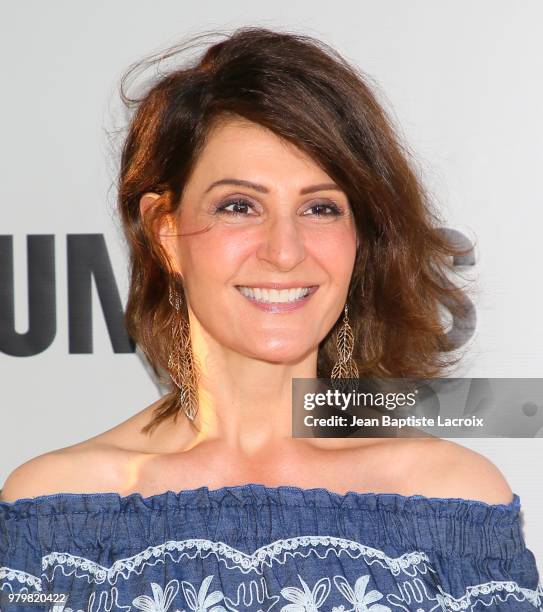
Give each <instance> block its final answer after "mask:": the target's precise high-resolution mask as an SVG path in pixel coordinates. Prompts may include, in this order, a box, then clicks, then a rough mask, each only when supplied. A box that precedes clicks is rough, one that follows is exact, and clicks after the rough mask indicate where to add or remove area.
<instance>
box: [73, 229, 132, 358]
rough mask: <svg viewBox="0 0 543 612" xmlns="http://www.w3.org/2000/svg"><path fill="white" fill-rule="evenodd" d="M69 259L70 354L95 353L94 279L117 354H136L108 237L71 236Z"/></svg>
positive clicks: (90, 235) (100, 235)
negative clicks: (124, 312)
mask: <svg viewBox="0 0 543 612" xmlns="http://www.w3.org/2000/svg"><path fill="white" fill-rule="evenodd" d="M67 257H68V325H69V338H70V349H69V351H70V353H92V277H93V276H94V279H95V284H96V289H97V290H98V296H99V298H100V304H101V306H102V311H103V313H104V318H105V321H106V325H107V329H108V332H109V337H110V339H111V345H112V346H113V350H114V352H115V353H133V352H134V351H135V348H136V347H135V343H134V341H133V340H132V338H130V336H129V335H128V332H127V331H126V328H125V325H124V319H123V307H122V304H121V299H120V297H119V292H118V290H117V285H116V284H115V277H114V275H113V269H112V267H111V262H110V260H109V256H108V253H107V248H106V243H105V240H104V236H103V235H102V234H68V236H67Z"/></svg>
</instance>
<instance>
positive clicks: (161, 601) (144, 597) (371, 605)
mask: <svg viewBox="0 0 543 612" xmlns="http://www.w3.org/2000/svg"><path fill="white" fill-rule="evenodd" d="M328 555H336V557H337V558H338V559H339V558H341V557H342V556H345V557H347V558H348V559H349V560H354V561H356V563H357V564H358V565H361V566H362V567H365V568H367V569H368V570H369V569H370V568H371V567H372V566H373V565H374V564H377V565H378V566H379V567H380V568H383V569H384V570H386V571H387V573H388V578H387V581H389V579H390V578H391V577H394V587H395V588H394V592H387V593H383V592H382V591H383V589H381V590H380V591H378V590H375V589H372V590H369V591H368V590H367V589H368V585H369V581H370V579H371V578H372V573H364V574H362V575H360V576H359V577H358V578H357V580H356V581H355V583H354V585H351V584H349V582H348V581H347V579H346V578H345V577H344V576H342V575H337V576H334V577H333V582H334V584H335V586H336V588H337V591H335V594H336V596H337V597H339V595H340V594H341V596H342V597H344V598H345V599H346V600H347V602H348V603H349V606H348V607H346V606H344V605H335V606H334V607H332V606H330V607H329V608H328V610H327V611H324V610H323V609H322V606H323V604H324V602H325V601H326V599H327V598H328V597H329V595H331V591H330V588H331V581H330V578H329V577H327V576H324V577H322V578H320V579H319V580H318V581H317V582H316V583H315V585H314V586H313V588H312V589H310V587H309V586H308V584H307V582H306V581H305V580H304V578H303V577H302V576H301V575H299V574H297V575H298V579H299V581H300V584H301V588H300V586H299V585H297V584H296V585H295V586H291V585H289V586H286V587H283V588H281V589H280V593H281V596H282V597H283V598H284V599H286V600H287V601H288V602H289V603H287V604H285V605H284V606H283V608H281V610H282V611H284V612H308V611H312V612H315V611H317V610H323V612H391V608H393V609H394V611H395V612H396V611H397V610H402V611H404V612H414V611H416V612H438V611H439V612H443V611H447V612H456V611H465V610H468V611H472V610H474V609H475V608H477V610H482V609H488V610H492V609H494V607H495V606H498V605H500V604H502V603H504V602H506V605H509V606H511V609H515V605H516V603H517V602H518V603H520V602H528V603H529V604H530V605H531V606H533V608H534V609H535V610H539V611H541V612H543V607H541V606H542V602H543V585H541V584H540V585H538V587H536V588H535V589H530V588H526V587H523V586H521V585H519V584H518V583H517V582H515V581H510V580H508V581H498V580H490V581H488V582H485V583H480V584H476V585H469V586H467V587H466V590H465V593H464V594H463V595H462V596H460V597H458V598H455V597H453V595H452V594H450V593H447V592H445V591H444V590H443V588H442V587H441V585H440V584H439V580H438V576H437V572H436V570H435V569H434V568H433V567H432V564H431V563H430V561H429V559H428V556H427V555H426V554H425V553H424V552H421V551H412V552H409V553H405V554H403V555H401V556H400V557H396V558H392V557H389V556H388V555H386V554H385V553H384V551H381V550H377V549H375V548H370V547H368V546H365V545H363V544H360V543H358V542H355V541H351V540H346V539H342V538H336V537H332V536H303V537H297V538H289V539H280V540H277V541H275V542H272V543H270V544H268V545H266V546H263V547H261V548H259V549H257V550H255V551H254V552H253V553H251V554H247V553H244V552H242V551H240V550H237V549H235V548H233V547H231V546H228V545H227V544H225V543H224V542H216V541H211V540H204V539H198V540H197V539H187V540H182V541H176V540H168V541H166V542H164V544H161V545H158V546H151V547H148V548H146V549H144V550H143V551H141V552H140V553H138V554H136V555H134V556H132V557H128V558H124V559H120V560H117V561H115V562H114V563H113V564H112V565H111V566H110V567H105V566H102V565H100V564H98V563H96V562H94V561H92V560H90V559H87V558H85V557H80V556H74V555H71V554H69V553H66V552H59V551H55V552H52V553H51V554H49V555H47V556H45V557H43V559H42V569H43V572H42V574H41V577H39V576H34V575H32V574H29V573H27V572H24V571H21V570H17V569H14V568H9V567H1V568H0V590H5V591H11V592H29V590H30V589H29V587H31V589H32V592H43V591H44V590H46V591H50V590H51V586H50V585H51V584H52V585H55V584H58V583H56V579H57V577H60V576H64V577H69V576H72V577H73V579H72V580H70V582H69V584H70V585H73V586H72V587H70V588H72V589H73V590H74V592H75V591H76V590H77V589H76V586H75V582H74V581H75V579H83V580H85V581H86V583H87V584H89V585H91V587H90V588H91V589H92V592H91V593H90V595H87V598H88V601H87V602H79V601H77V602H75V601H74V602H73V605H74V608H65V609H64V610H63V611H62V612H83V610H80V609H77V610H76V607H77V608H79V606H82V607H83V608H84V609H85V610H86V611H87V612H102V611H104V612H111V611H112V610H124V611H126V612H129V611H130V610H134V609H137V610H142V611H143V612H188V611H187V610H176V609H174V608H173V607H172V603H173V600H174V599H175V597H176V596H177V595H178V591H179V582H178V581H177V580H171V581H170V582H168V584H167V585H166V587H165V588H164V590H163V589H162V587H161V586H160V585H159V584H158V583H157V582H155V581H153V582H151V583H150V589H151V591H152V597H151V596H150V595H148V594H145V593H142V594H140V595H139V597H136V598H135V599H133V600H132V602H131V603H132V606H131V605H129V604H130V601H122V602H119V601H117V599H118V597H119V596H120V593H122V592H123V591H126V588H125V587H124V585H125V584H126V581H128V580H129V579H130V577H131V576H132V575H133V574H136V575H143V571H144V569H145V568H152V567H153V566H155V565H156V564H157V563H161V564H166V563H167V562H168V561H169V560H171V561H173V562H174V563H178V564H179V566H180V567H183V566H184V565H185V564H186V562H187V560H193V559H197V560H198V562H201V561H203V560H205V559H206V558H208V557H210V556H214V557H215V558H216V559H217V562H219V561H220V562H221V563H223V564H224V565H225V566H226V569H227V570H231V571H233V572H235V574H236V580H235V581H233V583H232V586H231V587H229V588H230V590H231V592H230V593H227V592H223V591H221V590H214V591H212V592H211V593H208V591H209V589H210V586H211V582H212V580H213V577H214V575H215V574H211V575H208V576H207V577H206V578H205V579H204V580H203V581H202V583H201V584H200V585H199V587H197V586H194V585H193V584H192V583H191V582H187V581H182V583H181V584H182V587H183V593H184V600H185V602H186V607H188V608H189V609H190V610H191V611H192V612H227V611H230V612H231V611H238V610H239V612H246V611H247V610H249V609H250V610H254V611H255V612H269V611H270V610H271V609H272V608H273V609H274V610H276V609H277V608H276V605H277V604H278V601H279V599H280V597H279V594H278V593H277V592H275V593H273V592H272V593H269V592H268V590H269V586H270V585H271V584H274V583H273V582H271V583H270V582H269V579H268V578H267V576H268V572H267V569H268V568H272V569H273V568H274V567H275V564H279V565H284V564H286V563H287V562H288V561H289V560H294V562H296V561H297V559H298V558H300V559H302V560H304V561H305V560H306V559H308V558H309V557H310V556H314V557H315V558H317V559H320V560H326V559H327V557H328ZM342 562H343V561H342ZM358 565H357V566H358ZM250 573H252V574H253V575H256V577H257V578H258V580H259V581H262V582H261V583H257V580H252V579H244V578H245V576H246V575H247V574H250ZM376 576H379V572H378V573H377V575H376ZM45 581H47V582H49V583H50V585H49V588H47V589H45V588H44V587H45ZM117 582H119V583H120V587H121V586H122V587H123V589H122V590H118V589H117V587H116V586H114V585H115V584H116V583H117ZM234 585H235V586H234ZM120 587H119V589H120ZM387 590H388V589H387ZM429 591H431V592H429ZM385 595H386V602H387V603H388V604H389V606H390V607H388V606H386V605H384V604H383V603H376V602H378V601H379V600H381V599H382V598H383V596H385ZM95 599H96V602H95ZM70 603H71V602H70ZM76 604H77V606H76ZM170 608H171V610H170ZM50 612H60V610H59V609H57V608H54V609H51V610H50Z"/></svg>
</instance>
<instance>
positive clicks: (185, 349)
mask: <svg viewBox="0 0 543 612" xmlns="http://www.w3.org/2000/svg"><path fill="white" fill-rule="evenodd" d="M169 302H170V305H171V306H172V307H173V308H174V309H175V311H176V315H177V316H175V317H174V320H173V321H172V345H173V349H172V352H171V353H170V357H169V359H168V370H169V372H170V376H171V379H172V380H173V382H174V383H175V384H176V386H177V387H178V388H179V402H180V407H181V409H182V410H183V412H184V413H185V414H186V416H187V418H188V419H190V420H191V421H193V420H194V418H195V416H196V412H197V410H198V388H197V381H198V375H197V370H196V364H195V360H194V355H193V353H192V344H191V340H190V325H189V322H188V320H187V319H185V318H184V317H183V315H182V314H181V305H182V298H181V295H180V294H179V292H178V291H177V290H176V289H174V288H172V286H171V285H170V289H169Z"/></svg>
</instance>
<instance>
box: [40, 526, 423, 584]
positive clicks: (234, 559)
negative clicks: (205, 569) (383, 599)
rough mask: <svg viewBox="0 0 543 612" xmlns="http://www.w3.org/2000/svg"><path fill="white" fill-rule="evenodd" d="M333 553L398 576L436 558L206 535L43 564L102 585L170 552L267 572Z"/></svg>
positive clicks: (55, 555) (314, 542)
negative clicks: (240, 546)
mask: <svg viewBox="0 0 543 612" xmlns="http://www.w3.org/2000/svg"><path fill="white" fill-rule="evenodd" d="M329 554H335V555H337V556H340V555H341V554H344V555H347V556H349V557H351V558H352V559H359V558H364V560H365V561H366V562H367V563H369V564H373V563H377V564H378V565H380V566H381V567H383V568H386V569H388V570H389V571H390V572H391V573H392V575H393V576H398V575H399V574H402V573H403V574H407V575H409V576H415V575H416V574H417V573H425V572H426V569H427V564H429V563H430V560H429V558H428V556H427V555H426V553H424V552H422V551H413V552H409V553H404V554H403V555H400V556H399V557H389V556H388V555H386V554H385V553H384V552H383V551H381V550H378V549H376V548H372V547H371V546H366V545H364V544H360V543H359V542H355V541H354V540H348V539H345V538H335V537H331V536H301V537H296V538H288V539H282V540H277V541H275V542H272V543H271V544H267V545H266V546H262V547H261V548H258V549H257V550H255V552H253V553H252V554H250V555H248V554H246V553H244V552H242V551H240V550H237V549H236V548H233V547H232V546H229V545H228V544H225V543H224V542H213V541H211V540H206V539H193V538H189V539H187V540H168V541H166V542H164V543H163V544H160V545H157V546H149V547H148V548H146V549H144V550H143V551H142V552H140V553H138V554H137V555H133V556H132V557H127V558H125V559H119V560H118V561H115V563H113V565H111V567H109V568H107V567H104V566H102V565H99V564H98V563H94V562H93V561H89V559H86V558H84V557H78V556H75V555H70V554H68V553H62V552H52V553H50V554H48V555H45V556H44V557H43V560H42V569H43V570H44V571H45V570H47V569H48V568H51V573H53V574H54V570H55V567H57V566H63V567H66V568H71V570H72V571H70V572H69V573H66V572H64V570H63V573H65V575H70V574H71V573H75V575H76V577H77V578H81V577H84V576H85V577H87V579H88V580H89V581H93V582H96V583H98V584H101V583H103V582H104V581H106V580H107V581H108V582H109V584H115V582H116V581H117V579H118V578H119V577H122V578H125V579H126V578H128V577H129V575H130V574H131V573H132V572H136V573H138V574H140V573H141V571H142V570H143V568H144V567H146V566H152V565H155V564H156V563H162V562H164V559H165V557H166V556H167V557H169V558H170V559H171V560H172V561H174V562H175V563H179V562H181V558H182V557H187V558H189V559H194V558H196V557H199V558H205V557H207V556H209V555H215V556H216V557H217V559H218V560H219V561H221V562H222V563H224V564H225V566H226V567H227V568H228V569H233V568H236V569H238V570H240V571H241V572H243V573H249V572H257V573H260V574H261V573H262V572H263V570H264V569H265V567H272V565H273V564H274V563H281V564H284V563H286V562H287V561H288V558H289V557H295V556H300V557H304V558H305V557H309V556H310V555H314V556H316V557H318V558H319V559H326V557H327V556H328V555H329Z"/></svg>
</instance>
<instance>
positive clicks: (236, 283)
mask: <svg viewBox="0 0 543 612" xmlns="http://www.w3.org/2000/svg"><path fill="white" fill-rule="evenodd" d="M173 54H174V52H172V53H171V54H170V55H173ZM163 57H169V55H168V54H165V55H164V56H163ZM130 74H132V73H131V72H129V75H130ZM127 76H128V75H127ZM125 78H126V77H125ZM124 100H125V101H126V102H127V103H128V104H136V105H137V109H136V112H135V114H134V116H133V117H132V119H131V122H130V126H129V130H128V134H127V136H126V140H125V142H124V147H123V153H122V160H121V169H120V181H119V210H120V214H121V219H122V222H123V227H124V230H125V233H126V236H127V240H128V244H129V247H130V257H131V284H130V292H129V299H128V304H127V310H126V323H127V327H128V329H129V332H130V334H131V335H132V337H133V338H134V339H135V340H136V342H137V343H138V345H139V346H140V348H141V349H142V351H143V352H144V353H145V355H146V357H147V358H148V360H149V362H150V364H151V365H152V367H153V369H154V372H155V374H157V375H158V376H159V377H160V378H161V379H162V381H163V382H164V381H165V378H164V374H166V373H167V374H168V377H169V378H170V380H171V381H172V382H173V383H174V384H172V391H171V392H170V393H169V394H167V395H166V396H165V397H163V398H161V399H160V400H159V401H158V402H155V403H154V404H152V405H151V406H149V407H147V408H145V409H144V410H143V411H141V412H139V413H138V414H136V415H135V416H133V417H132V418H130V419H129V420H128V421H125V422H123V423H121V424H120V425H118V426H116V427H114V428H113V429H111V430H108V431H106V432H104V433H102V434H100V435H98V436H95V437H93V438H90V439H89V440H86V441H84V442H81V443H79V444H76V445H74V446H70V447H67V448H64V449H59V450H57V451H53V452H51V453H47V454H45V455H42V456H40V457H37V458H35V459H33V460H31V461H29V462H27V463H25V464H24V465H22V466H20V467H19V468H17V469H16V470H15V471H14V472H13V473H12V474H11V475H10V477H9V478H8V480H7V482H6V483H5V485H4V489H3V491H2V502H1V503H0V536H1V537H0V566H4V567H3V568H1V569H0V572H2V570H3V572H2V573H0V580H1V582H0V585H1V586H2V589H3V591H4V592H7V593H27V592H30V593H38V592H40V591H41V592H43V593H46V592H51V591H54V592H55V593H65V594H68V595H69V597H70V599H69V600H68V603H67V608H66V609H68V608H69V609H85V610H87V609H88V610H91V609H92V610H95V609H98V610H102V609H105V610H111V609H124V610H129V609H140V610H147V611H151V610H154V611H156V610H161V611H163V610H168V609H171V610H198V611H203V610H215V611H217V610H270V609H273V610H284V611H290V612H293V611H295V610H300V611H302V610H312V611H314V610H327V611H336V612H339V611H344V610H370V611H372V612H385V611H389V610H414V611H417V612H420V611H421V610H424V611H426V610H465V609H470V610H471V609H475V608H476V607H477V604H480V606H482V608H481V609H483V608H484V609H488V610H515V611H518V610H543V608H542V607H541V606H542V597H541V595H542V592H541V588H540V587H539V586H538V579H539V577H538V574H537V569H536V566H535V560H534V557H533V554H532V553H531V552H530V551H529V550H528V549H527V548H526V545H525V542H524V539H523V535H522V531H521V525H520V515H519V511H520V502H519V498H518V496H517V495H514V494H513V492H512V491H511V489H510V487H509V485H508V483H507V481H506V480H505V479H504V477H503V476H502V475H501V473H500V472H499V470H498V469H497V468H496V467H495V466H494V465H493V464H492V463H490V462H489V461H488V460H486V459H485V458H484V457H482V456H481V455H478V454H477V453H474V452H472V451H469V450H468V449H466V448H463V447H462V446H460V445H457V444H453V443H450V442H446V441H443V440H439V439H435V438H426V439H423V438H409V439H392V440H391V439H388V438H356V439H353V438H349V439H343V438H327V439H321V438H293V437H292V435H291V418H292V414H291V412H292V406H291V393H292V379H293V378H314V377H317V376H319V377H332V378H335V377H338V376H339V377H340V378H341V377H356V376H360V377H366V378H367V377H376V378H378V377H381V378H393V377H404V378H417V377H419V378H421V377H433V376H436V375H439V374H441V373H443V372H444V371H445V369H446V368H449V367H450V366H452V365H454V364H455V363H456V362H457V360H458V357H453V356H452V355H453V354H452V350H453V349H455V348H457V347H455V346H454V345H453V343H452V341H450V339H449V337H448V336H447V334H446V333H445V324H444V322H443V321H442V320H441V311H440V308H441V307H442V306H446V307H447V309H448V310H449V311H450V312H452V313H453V314H454V315H455V316H461V314H462V312H463V309H464V307H465V297H464V294H463V292H462V291H461V290H460V289H458V288H456V287H455V286H453V285H451V284H450V283H447V281H446V278H447V275H446V272H447V271H448V267H449V264H448V258H449V257H450V256H451V255H455V254H458V253H460V251H459V250H458V249H456V248H455V247H454V246H453V245H451V244H449V243H448V241H447V240H446V237H445V235H444V234H443V233H442V232H440V231H438V229H437V225H436V220H437V216H436V215H435V213H433V212H431V207H430V203H429V202H428V199H427V198H426V197H425V195H424V191H423V189H422V187H421V185H420V183H419V181H418V180H417V178H416V176H415V173H414V172H413V170H412V169H411V168H410V164H409V159H408V157H407V154H406V152H405V151H404V150H403V148H402V146H401V145H400V144H399V142H398V139H397V138H396V137H395V135H394V132H393V130H392V128H391V126H390V123H389V122H388V120H387V118H386V116H385V113H384V112H383V110H382V109H381V108H380V106H379V104H378V103H377V101H376V99H375V97H374V95H373V94H372V93H371V91H370V89H369V88H368V86H367V85H366V84H365V81H364V79H363V78H362V76H361V75H360V74H359V73H357V72H356V70H355V69H353V68H352V67H351V66H349V65H348V64H347V63H346V62H345V61H344V60H343V59H342V58H341V57H339V56H338V55H337V54H336V53H335V52H334V51H333V50H331V49H329V48H328V47H326V46H325V45H323V44H322V43H319V42H318V41H315V40H313V39H310V38H308V37H304V36H300V35H293V34H288V33H280V32H273V31H270V30H266V29H259V28H244V29H241V30H238V31H236V32H235V33H234V34H232V35H230V36H228V37H226V38H225V40H224V41H222V42H221V43H218V44H214V45H213V46H211V47H209V48H208V49H207V51H206V53H205V54H204V55H203V57H201V58H199V59H198V60H197V61H196V62H195V63H194V64H192V65H190V66H186V67H183V68H178V69H174V70H171V71H169V72H167V73H166V74H163V75H162V76H161V77H160V78H159V79H158V81H157V82H156V83H154V84H152V86H151V87H150V88H149V90H148V91H146V92H145V93H144V95H143V96H142V98H141V99H140V100H133V99H130V98H128V97H127V96H126V95H125V96H124ZM351 337H353V338H354V341H353V342H350V341H349V338H351ZM180 413H181V414H182V415H183V418H178V417H179V415H180ZM47 603H48V604H49V605H50V606H51V608H53V602H52V601H51V600H47ZM59 605H60V604H59ZM24 607H25V606H23V608H24ZM28 607H29V609H32V608H31V606H30V605H29V606H28Z"/></svg>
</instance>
